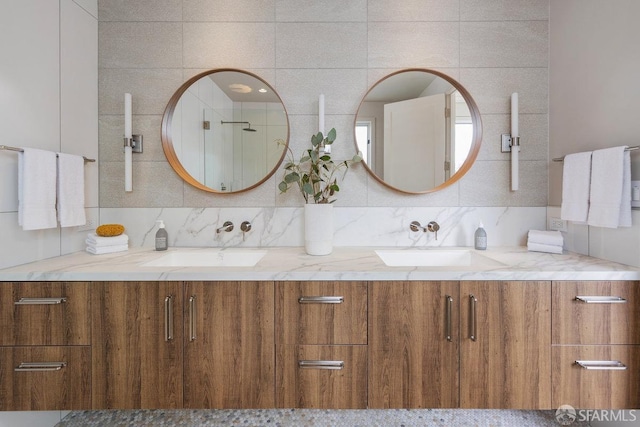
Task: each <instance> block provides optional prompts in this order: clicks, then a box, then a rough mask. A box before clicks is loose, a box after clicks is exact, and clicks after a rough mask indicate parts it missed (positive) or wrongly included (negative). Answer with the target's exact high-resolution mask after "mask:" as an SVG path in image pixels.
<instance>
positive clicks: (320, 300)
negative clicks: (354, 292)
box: [298, 297, 344, 304]
mask: <svg viewBox="0 0 640 427" xmlns="http://www.w3.org/2000/svg"><path fill="white" fill-rule="evenodd" d="M298 302H299V303H300V304H342V303H343V302H344V297H300V298H298Z"/></svg>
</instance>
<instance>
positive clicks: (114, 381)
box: [92, 282, 275, 409]
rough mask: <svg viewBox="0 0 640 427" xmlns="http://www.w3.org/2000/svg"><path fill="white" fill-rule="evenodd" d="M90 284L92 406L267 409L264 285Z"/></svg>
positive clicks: (268, 291) (269, 296) (269, 340)
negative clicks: (91, 307)
mask: <svg viewBox="0 0 640 427" xmlns="http://www.w3.org/2000/svg"><path fill="white" fill-rule="evenodd" d="M92 287H93V289H92V295H93V298H92V302H93V307H94V311H93V313H94V316H93V325H92V329H93V375H92V379H93V407H94V409H104V408H117V409H134V408H141V409H145V408H165V409H173V408H182V407H186V408H267V407H273V406H274V399H273V390H274V385H273V384H274V364H275V361H274V351H273V348H274V339H273V329H274V327H273V316H274V314H273V282H187V283H183V282H96V283H93V284H92Z"/></svg>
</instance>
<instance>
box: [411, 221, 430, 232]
mask: <svg viewBox="0 0 640 427" xmlns="http://www.w3.org/2000/svg"><path fill="white" fill-rule="evenodd" d="M409 228H410V229H411V231H420V230H422V231H424V232H425V233H426V232H427V229H426V228H424V227H423V226H421V225H420V223H419V222H418V221H411V224H409Z"/></svg>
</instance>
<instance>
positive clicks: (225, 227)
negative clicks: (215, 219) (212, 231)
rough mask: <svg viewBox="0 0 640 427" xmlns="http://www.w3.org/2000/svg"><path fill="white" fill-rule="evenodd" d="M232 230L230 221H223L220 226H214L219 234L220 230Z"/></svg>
mask: <svg viewBox="0 0 640 427" xmlns="http://www.w3.org/2000/svg"><path fill="white" fill-rule="evenodd" d="M232 230H233V223H232V222H231V221H225V222H224V224H222V227H220V228H216V234H220V233H221V232H222V231H226V232H227V233H228V232H230V231H232Z"/></svg>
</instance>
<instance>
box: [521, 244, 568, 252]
mask: <svg viewBox="0 0 640 427" xmlns="http://www.w3.org/2000/svg"><path fill="white" fill-rule="evenodd" d="M527 250H529V251H533V252H547V253H550V254H561V253H562V246H556V245H545V244H543V243H527Z"/></svg>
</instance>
